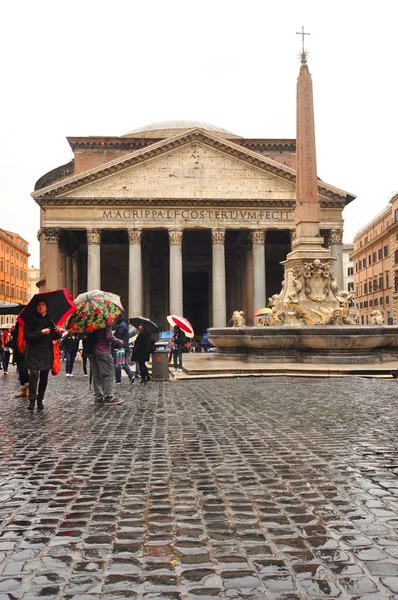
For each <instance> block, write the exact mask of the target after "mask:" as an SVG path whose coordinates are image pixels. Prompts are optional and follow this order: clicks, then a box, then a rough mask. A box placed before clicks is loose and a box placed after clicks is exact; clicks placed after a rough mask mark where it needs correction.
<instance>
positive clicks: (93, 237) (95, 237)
mask: <svg viewBox="0 0 398 600" xmlns="http://www.w3.org/2000/svg"><path fill="white" fill-rule="evenodd" d="M100 243H101V229H87V244H100Z"/></svg>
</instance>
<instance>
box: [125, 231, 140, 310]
mask: <svg viewBox="0 0 398 600" xmlns="http://www.w3.org/2000/svg"><path fill="white" fill-rule="evenodd" d="M128 236H129V317H137V316H140V315H142V314H143V305H142V256H141V229H128Z"/></svg>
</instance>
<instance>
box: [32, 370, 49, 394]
mask: <svg viewBox="0 0 398 600" xmlns="http://www.w3.org/2000/svg"><path fill="white" fill-rule="evenodd" d="M49 372H50V371H49V370H47V371H39V370H38V369H30V375H29V400H33V401H35V400H36V398H37V399H38V400H43V398H44V393H45V391H46V387H47V381H48V374H49ZM37 384H39V388H37Z"/></svg>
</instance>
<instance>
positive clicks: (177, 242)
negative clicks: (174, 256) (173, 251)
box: [168, 229, 183, 246]
mask: <svg viewBox="0 0 398 600" xmlns="http://www.w3.org/2000/svg"><path fill="white" fill-rule="evenodd" d="M168 232H169V244H170V245H172V246H181V244H182V234H183V230H182V229H169V230H168Z"/></svg>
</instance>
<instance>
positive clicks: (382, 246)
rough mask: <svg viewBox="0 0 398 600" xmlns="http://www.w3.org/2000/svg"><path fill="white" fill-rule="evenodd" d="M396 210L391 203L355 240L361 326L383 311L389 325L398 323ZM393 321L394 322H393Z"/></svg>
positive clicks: (357, 303)
mask: <svg viewBox="0 0 398 600" xmlns="http://www.w3.org/2000/svg"><path fill="white" fill-rule="evenodd" d="M394 231H395V225H394V222H393V209H392V205H391V204H389V205H388V206H386V208H384V209H383V210H382V211H381V212H380V213H379V214H378V215H377V216H376V217H375V218H374V219H373V220H372V221H371V222H370V223H368V224H367V225H366V226H365V227H363V228H362V229H361V230H360V231H359V232H358V233H357V234H356V236H355V238H354V252H353V253H352V257H353V261H354V287H355V304H356V308H357V311H358V313H359V319H360V323H362V324H364V325H367V324H369V323H370V313H371V312H372V311H373V310H379V311H380V312H381V313H382V315H383V317H384V321H385V323H388V322H391V319H393V320H394V321H395V322H396V316H397V310H396V306H395V305H394V302H395V301H394V302H393V274H394V272H393V266H394V264H393V262H392V260H393V258H394V248H395V238H394ZM389 320H390V321H389Z"/></svg>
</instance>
